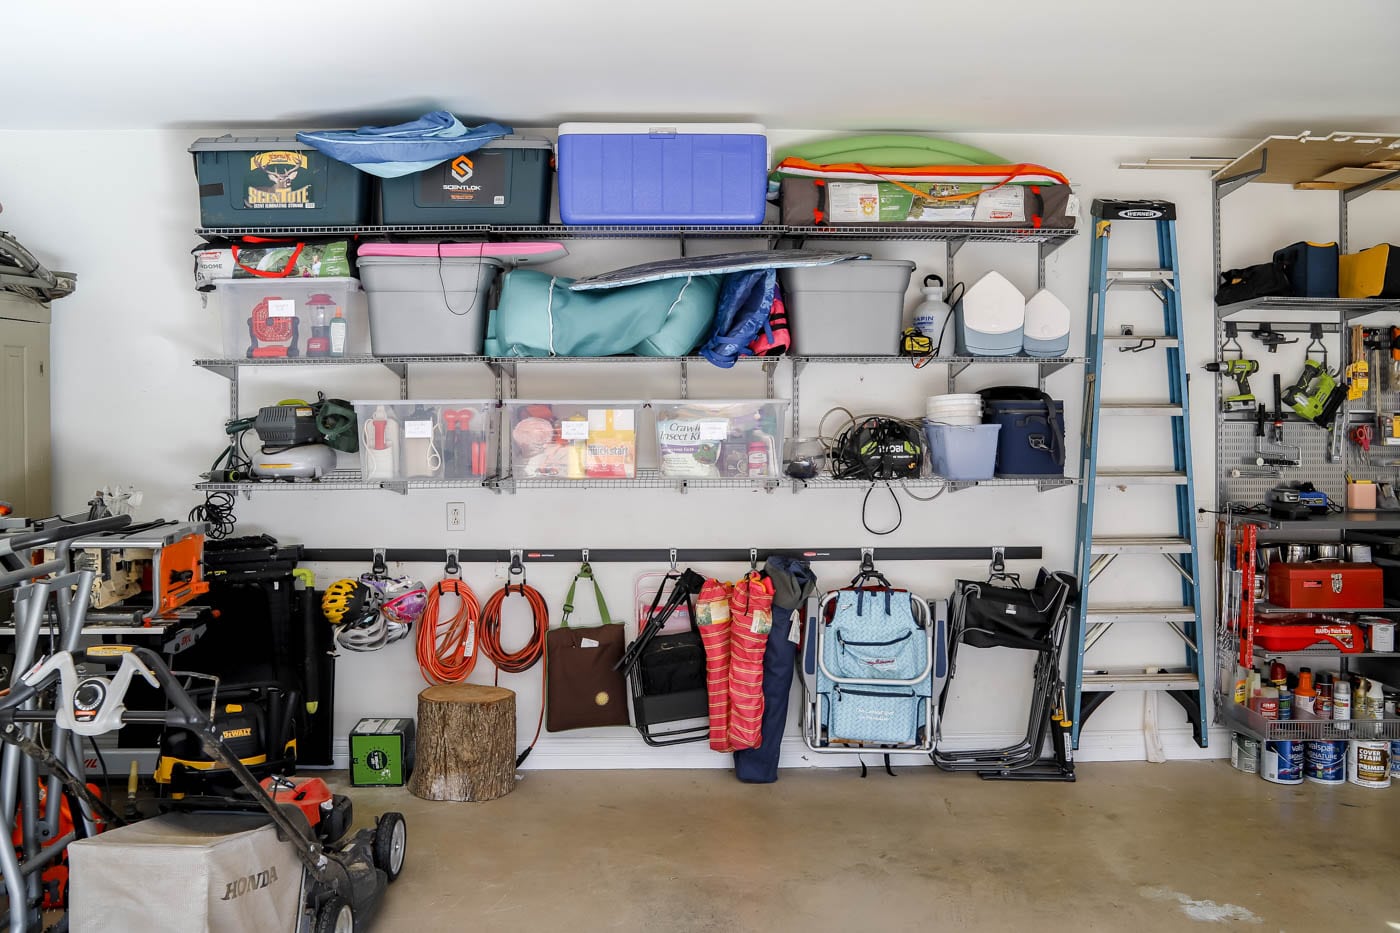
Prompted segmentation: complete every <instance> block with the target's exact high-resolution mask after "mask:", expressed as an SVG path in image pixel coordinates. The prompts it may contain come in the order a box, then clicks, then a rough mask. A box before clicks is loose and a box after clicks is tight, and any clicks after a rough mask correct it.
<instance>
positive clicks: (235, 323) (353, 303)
mask: <svg viewBox="0 0 1400 933" xmlns="http://www.w3.org/2000/svg"><path fill="white" fill-rule="evenodd" d="M212 284H213V286H214V290H213V292H211V293H210V301H211V303H212V304H213V305H214V306H215V309H216V313H217V314H218V316H219V327H220V330H221V332H222V334H223V348H224V356H225V357H227V358H228V359H250V360H260V359H308V358H309V359H315V358H317V357H328V356H364V355H365V354H366V353H368V352H369V333H368V327H367V324H366V315H365V306H364V296H363V295H362V294H361V292H360V282H359V280H358V279H353V278H318V279H311V278H285V279H215V280H214V281H213V283H212ZM337 315H339V319H340V321H341V323H336V321H337ZM342 328H343V334H344V339H343V342H339V341H337V340H333V339H332V338H333V337H336V336H337V335H338V334H339V333H341V330H342ZM338 342H339V343H340V347H339V349H340V352H336V350H337V343H338Z"/></svg>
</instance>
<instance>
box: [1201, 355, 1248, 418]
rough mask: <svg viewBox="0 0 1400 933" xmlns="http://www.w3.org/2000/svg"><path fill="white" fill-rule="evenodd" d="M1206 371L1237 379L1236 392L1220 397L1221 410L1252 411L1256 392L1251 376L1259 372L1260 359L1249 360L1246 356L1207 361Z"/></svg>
mask: <svg viewBox="0 0 1400 933" xmlns="http://www.w3.org/2000/svg"><path fill="white" fill-rule="evenodd" d="M1206 372H1208V373H1220V374H1221V375H1223V376H1228V377H1229V378H1231V379H1233V380H1235V394H1234V395H1223V396H1221V398H1220V410H1221V411H1225V412H1230V411H1250V410H1252V409H1253V408H1254V406H1255V404H1256V402H1255V398H1254V392H1253V391H1252V390H1251V389H1250V387H1249V377H1250V376H1252V375H1254V374H1255V373H1257V372H1259V361H1258V360H1247V359H1245V358H1244V357H1239V358H1237V359H1233V360H1219V361H1217V362H1214V363H1207V364H1206Z"/></svg>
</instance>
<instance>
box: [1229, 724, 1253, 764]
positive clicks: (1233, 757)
mask: <svg viewBox="0 0 1400 933" xmlns="http://www.w3.org/2000/svg"><path fill="white" fill-rule="evenodd" d="M1230 766H1231V767H1232V768H1234V769H1235V770H1236V771H1243V772H1244V773H1245V774H1258V773H1259V740H1258V739H1256V738H1255V737H1254V736H1252V735H1245V734H1244V733H1243V732H1232V733H1230Z"/></svg>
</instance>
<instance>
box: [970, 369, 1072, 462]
mask: <svg viewBox="0 0 1400 933" xmlns="http://www.w3.org/2000/svg"><path fill="white" fill-rule="evenodd" d="M979 394H980V395H981V396H982V405H983V408H982V421H983V422H984V423H986V424H999V425H1001V430H1000V431H999V432H997V465H996V474H997V476H1064V475H1065V403H1064V402H1062V401H1058V400H1056V399H1052V398H1051V397H1050V396H1049V395H1046V394H1045V393H1044V392H1042V391H1040V390H1039V389H1037V388H1034V387H1029V386H993V387H992V388H988V389H983V390H982V391H981V392H980V393H979Z"/></svg>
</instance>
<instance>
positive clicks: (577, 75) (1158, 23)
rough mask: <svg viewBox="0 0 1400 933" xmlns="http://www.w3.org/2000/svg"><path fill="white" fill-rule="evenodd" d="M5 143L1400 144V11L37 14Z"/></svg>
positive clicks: (8, 67) (1263, 7)
mask: <svg viewBox="0 0 1400 933" xmlns="http://www.w3.org/2000/svg"><path fill="white" fill-rule="evenodd" d="M6 7H7V8H6V11H5V13H4V14H3V16H0V36H3V39H4V41H3V45H2V46H0V82H3V86H4V87H5V89H6V94H5V96H4V98H3V100H2V101H0V129H65V128H123V129H149V128H158V127H198V126H208V127H227V128H236V127H239V126H257V127H275V126H297V127H326V126H348V125H358V124H360V123H367V122H396V121H397V120H399V119H401V118H407V117H410V116H413V115H416V114H417V113H420V112H422V111H425V110H430V109H435V108H438V107H442V108H445V109H449V110H452V111H454V112H456V113H458V114H459V115H462V116H463V117H467V118H470V117H489V118H493V119H498V120H500V121H502V122H507V123H514V124H517V125H520V126H550V125H553V124H555V123H557V122H560V121H561V120H563V119H565V118H579V117H591V118H606V117H617V118H622V117H641V118H648V117H664V116H671V117H672V118H674V117H675V116H677V115H683V116H691V117H706V118H712V119H713V118H735V119H744V120H757V121H760V122H763V123H766V124H768V125H770V126H774V127H786V128H798V127H800V128H810V129H844V130H861V129H904V130H926V131H947V132H1030V133H1089V134H1113V135H1152V136H1232V137H1242V136H1244V137H1247V136H1258V135H1262V134H1264V133H1268V132H1297V131H1300V130H1305V129H1306V130H1313V131H1315V132H1325V131H1328V130H1333V129H1346V130H1362V131H1376V130H1390V129H1397V128H1400V95H1397V94H1396V93H1395V84H1394V76H1395V63H1396V61H1397V48H1400V3H1396V2H1394V0H1351V2H1349V3H1345V4H1330V5H1328V4H1320V3H1317V2H1316V0H1269V2H1250V3H1240V2H1232V0H1149V2H1144V0H995V2H987V0H958V2H949V0H878V2H875V3H870V4H862V3H858V2H854V0H843V2H834V0H787V2H781V0H779V2H774V0H768V2H763V0H466V2H458V3H450V2H445V0H340V2H331V3H302V4H297V3H260V2H256V0H255V2H238V0H227V2H225V3H216V4H207V3H206V4H191V3H187V2H176V0H126V2H121V3H112V2H109V0H65V2H43V0H24V2H13V3H9V4H6Z"/></svg>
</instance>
